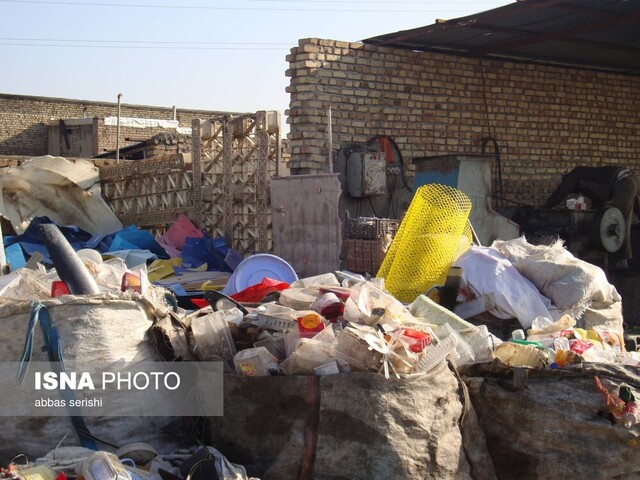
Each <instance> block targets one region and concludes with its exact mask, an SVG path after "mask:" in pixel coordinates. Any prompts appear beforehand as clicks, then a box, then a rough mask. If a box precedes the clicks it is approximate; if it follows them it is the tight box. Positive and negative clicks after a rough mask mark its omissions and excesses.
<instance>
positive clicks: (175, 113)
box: [171, 105, 178, 120]
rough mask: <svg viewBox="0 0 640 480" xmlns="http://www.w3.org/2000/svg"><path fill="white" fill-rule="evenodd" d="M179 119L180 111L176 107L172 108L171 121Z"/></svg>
mask: <svg viewBox="0 0 640 480" xmlns="http://www.w3.org/2000/svg"><path fill="white" fill-rule="evenodd" d="M177 119H178V110H177V109H176V106H175V105H174V106H173V107H172V112H171V120H177Z"/></svg>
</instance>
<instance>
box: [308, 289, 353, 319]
mask: <svg viewBox="0 0 640 480" xmlns="http://www.w3.org/2000/svg"><path fill="white" fill-rule="evenodd" d="M309 308H311V309H312V310H315V311H316V312H318V313H319V314H320V315H322V316H323V317H325V318H326V319H328V320H333V321H335V320H336V319H337V318H338V317H339V316H340V315H342V314H343V313H344V303H342V302H341V301H340V299H339V298H338V296H337V295H336V294H335V293H331V292H329V293H323V294H322V295H320V296H319V297H318V298H317V299H316V300H315V301H314V302H313V303H312V304H311V305H310V306H309Z"/></svg>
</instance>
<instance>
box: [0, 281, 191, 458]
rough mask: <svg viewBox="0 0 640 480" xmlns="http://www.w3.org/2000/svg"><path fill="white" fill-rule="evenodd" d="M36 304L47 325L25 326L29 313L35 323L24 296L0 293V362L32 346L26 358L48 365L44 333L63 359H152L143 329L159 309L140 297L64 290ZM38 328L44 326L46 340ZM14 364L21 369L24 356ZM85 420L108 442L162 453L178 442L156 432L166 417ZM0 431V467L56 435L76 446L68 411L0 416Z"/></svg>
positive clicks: (101, 362)
mask: <svg viewBox="0 0 640 480" xmlns="http://www.w3.org/2000/svg"><path fill="white" fill-rule="evenodd" d="M37 308H38V311H37V315H38V316H39V318H40V321H39V322H38V324H39V325H44V324H43V322H42V318H43V317H42V315H44V312H45V311H46V315H47V324H48V326H47V328H40V327H39V326H37V325H38V324H36V323H33V328H30V324H31V322H32V319H34V320H33V321H34V322H36V321H37V319H36V317H34V304H33V302H32V301H16V300H10V299H0V341H1V343H2V345H3V347H2V349H0V362H14V363H16V364H18V363H20V362H21V359H23V358H26V357H23V355H24V353H25V351H26V350H25V347H27V346H32V348H31V355H30V362H43V363H46V364H47V365H48V364H49V361H50V359H49V354H48V352H47V349H46V348H44V347H45V345H47V342H48V341H49V340H50V338H51V336H52V335H53V333H52V332H55V337H57V339H58V343H59V347H60V348H59V355H60V356H61V358H64V362H65V364H67V365H85V366H89V365H90V366H91V367H92V368H95V369H97V370H99V369H101V368H103V369H106V368H108V367H110V366H113V365H120V364H126V365H128V366H130V367H132V368H134V367H135V365H136V364H138V363H142V362H158V361H160V357H159V356H158V354H157V352H156V349H155V347H154V345H153V343H152V342H151V341H150V339H149V336H148V331H149V329H150V327H151V326H152V325H153V324H154V323H155V322H157V321H158V320H159V319H161V318H164V317H165V316H166V315H167V310H166V309H165V308H164V307H162V306H158V305H155V304H152V303H150V302H149V301H147V300H146V299H145V298H143V297H142V296H140V295H137V294H130V293H120V294H117V295H96V296H90V295H81V296H74V295H65V296H62V297H58V298H48V299H43V300H42V301H41V302H39V304H38V305H37ZM36 327H37V328H36ZM43 330H44V331H47V332H49V333H48V334H47V339H49V340H47V339H46V338H45V335H44V333H43ZM49 343H50V342H49ZM21 365H24V366H25V368H27V369H28V361H27V362H26V363H25V362H23V363H21ZM87 368H88V367H87ZM25 371H26V370H25ZM17 373H18V369H17V368H16V374H17ZM15 378H16V377H15V376H14V377H13V379H14V381H15ZM54 393H55V392H54ZM85 420H86V425H87V427H88V428H89V430H90V433H91V434H92V435H95V436H96V437H98V438H100V439H102V440H104V441H107V442H109V443H111V444H114V445H118V444H120V443H125V441H126V443H131V442H145V443H149V444H153V445H155V446H156V448H158V449H159V450H162V451H167V450H173V449H175V448H176V447H181V446H184V445H182V444H181V439H180V438H178V437H177V436H167V435H165V434H164V433H163V432H162V429H163V428H164V427H165V426H166V425H167V424H168V423H170V422H171V421H172V420H173V418H169V417H117V416H98V417H93V416H87V417H85ZM0 430H1V431H2V436H3V438H5V439H11V441H10V442H8V441H6V442H0V464H2V465H6V464H8V463H9V461H10V460H11V458H13V457H14V456H16V455H18V454H25V455H27V456H28V457H29V458H37V457H39V456H42V455H44V454H46V453H47V452H48V451H49V450H50V449H51V448H52V446H55V445H57V444H58V443H59V442H60V441H61V440H62V439H63V438H64V443H63V444H64V445H65V446H71V445H79V440H78V437H77V435H76V432H75V429H74V425H73V424H72V422H71V419H70V418H69V417H68V416H52V417H35V416H34V417H30V416H24V417H0Z"/></svg>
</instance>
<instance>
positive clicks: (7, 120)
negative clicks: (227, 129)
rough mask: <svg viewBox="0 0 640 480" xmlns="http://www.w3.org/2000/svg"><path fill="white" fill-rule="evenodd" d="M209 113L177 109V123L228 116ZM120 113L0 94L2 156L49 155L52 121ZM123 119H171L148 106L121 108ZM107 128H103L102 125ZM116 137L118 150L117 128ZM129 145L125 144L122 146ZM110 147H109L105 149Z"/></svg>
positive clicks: (167, 111)
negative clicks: (49, 132)
mask: <svg viewBox="0 0 640 480" xmlns="http://www.w3.org/2000/svg"><path fill="white" fill-rule="evenodd" d="M226 113H228V112H218V111H210V110H189V109H181V108H178V109H177V120H178V121H179V122H180V126H181V127H191V121H192V120H193V119H194V118H207V117H210V116H217V115H222V114H226ZM116 114H117V104H116V103H115V102H92V101H86V100H69V99H64V98H48V97H32V96H24V95H9V94H0V155H27V156H36V155H46V154H47V150H48V128H47V125H48V124H49V122H50V121H51V120H59V119H70V118H82V117H83V116H86V117H109V116H115V115H116ZM120 114H121V116H122V117H136V118H153V119H161V120H171V119H172V115H173V110H172V108H171V107H154V106H147V105H129V104H126V103H124V104H122V105H121V106H120ZM103 127H104V125H103ZM104 128H113V132H114V135H113V138H114V142H113V143H114V145H113V147H112V148H113V149H115V128H116V127H104ZM132 130H133V131H135V132H127V131H126V130H125V129H121V134H122V138H125V136H129V137H133V136H134V135H136V136H138V135H140V132H144V134H145V135H146V134H147V133H149V135H148V136H147V138H149V137H152V136H153V135H155V134H156V133H160V132H161V131H164V130H162V129H153V128H147V129H144V130H142V129H132ZM127 144H129V142H126V143H125V144H124V145H123V146H125V145H127ZM105 148H108V147H105Z"/></svg>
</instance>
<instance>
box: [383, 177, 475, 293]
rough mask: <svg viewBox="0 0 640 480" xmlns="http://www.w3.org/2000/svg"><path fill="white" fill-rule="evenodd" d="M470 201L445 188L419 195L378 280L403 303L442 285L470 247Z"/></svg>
mask: <svg viewBox="0 0 640 480" xmlns="http://www.w3.org/2000/svg"><path fill="white" fill-rule="evenodd" d="M470 211H471V200H469V197H467V195H465V194H464V193H463V192H461V191H460V190H458V189H456V188H453V187H449V186H446V185H438V184H429V185H423V186H421V187H420V188H418V190H417V191H416V193H415V195H414V197H413V200H412V201H411V205H409V209H408V210H407V213H406V215H405V217H404V219H403V221H402V223H401V224H400V228H399V229H398V232H397V233H396V236H395V237H394V239H393V242H392V243H391V246H390V247H389V250H388V252H387V254H386V256H385V258H384V260H383V261H382V265H381V266H380V269H379V270H378V274H377V276H378V277H379V278H380V277H381V278H384V279H385V286H386V288H387V289H388V290H389V291H390V292H391V293H392V294H393V295H394V296H395V297H396V298H398V299H399V300H401V301H403V302H412V301H413V300H415V299H416V297H418V295H421V294H423V293H425V292H426V291H427V290H428V289H429V288H431V287H433V286H434V285H442V284H444V280H445V279H446V276H447V272H448V271H449V268H450V267H451V264H452V263H453V261H454V260H455V259H456V258H457V257H458V256H459V255H461V254H462V253H463V252H464V251H465V250H466V249H467V248H469V246H470V245H471V243H472V233H471V228H470V227H469V225H468V222H467V219H468V217H469V212H470Z"/></svg>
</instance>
